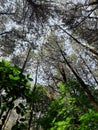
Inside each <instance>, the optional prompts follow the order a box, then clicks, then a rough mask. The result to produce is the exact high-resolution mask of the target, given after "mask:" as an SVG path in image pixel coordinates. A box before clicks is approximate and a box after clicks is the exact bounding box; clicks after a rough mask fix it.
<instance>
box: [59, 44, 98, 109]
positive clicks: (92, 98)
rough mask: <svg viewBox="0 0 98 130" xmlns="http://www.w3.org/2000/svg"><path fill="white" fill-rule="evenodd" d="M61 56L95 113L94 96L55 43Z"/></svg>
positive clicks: (96, 103)
mask: <svg viewBox="0 0 98 130" xmlns="http://www.w3.org/2000/svg"><path fill="white" fill-rule="evenodd" d="M57 45H58V47H59V49H60V52H61V55H62V57H63V58H64V61H65V63H66V64H67V65H68V67H69V68H70V69H71V71H72V72H73V74H74V75H75V77H76V78H77V81H78V82H79V84H80V85H81V87H82V88H83V90H84V92H85V93H86V95H87V96H88V98H89V99H90V101H91V103H92V104H93V106H94V108H95V109H96V111H98V102H96V100H95V98H94V96H93V95H92V94H91V92H90V90H89V89H88V86H87V85H86V84H85V83H84V81H83V80H82V79H81V78H80V76H79V75H78V74H77V73H76V71H75V70H74V69H73V67H72V66H71V65H70V63H69V62H68V60H67V59H66V57H65V53H64V52H63V51H62V49H61V48H60V46H59V44H58V43H57Z"/></svg>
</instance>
